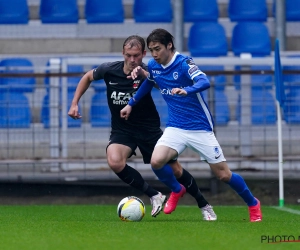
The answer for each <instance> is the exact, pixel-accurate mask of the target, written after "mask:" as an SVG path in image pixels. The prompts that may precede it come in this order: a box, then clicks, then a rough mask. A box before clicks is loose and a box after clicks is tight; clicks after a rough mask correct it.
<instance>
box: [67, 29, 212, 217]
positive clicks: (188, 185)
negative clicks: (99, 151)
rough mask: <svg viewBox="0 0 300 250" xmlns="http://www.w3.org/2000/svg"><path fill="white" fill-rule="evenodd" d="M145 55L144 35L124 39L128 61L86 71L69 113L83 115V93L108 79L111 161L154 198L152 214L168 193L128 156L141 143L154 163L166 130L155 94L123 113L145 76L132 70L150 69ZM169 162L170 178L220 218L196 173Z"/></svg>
mask: <svg viewBox="0 0 300 250" xmlns="http://www.w3.org/2000/svg"><path fill="white" fill-rule="evenodd" d="M145 55H146V50H145V41H144V39H143V38H142V37H140V36H136V35H133V36H129V37H128V38H127V39H126V40H125V41H124V43H123V57H124V61H116V62H107V63H103V64H101V65H100V66H99V67H97V68H95V69H93V70H90V71H88V72H87V73H85V75H84V76H83V77H82V78H81V80H80V81H79V83H78V86H77V88H76V92H75V94H74V98H73V100H72V104H71V107H70V110H69V112H68V115H69V116H70V117H72V118H73V119H80V118H81V115H80V114H79V112H78V103H79V100H80V98H81V96H82V95H83V94H84V93H85V91H86V90H87V89H88V87H89V86H90V84H91V82H92V81H94V80H100V79H104V81H105V84H106V88H107V101H108V106H109V109H110V112H111V134H110V138H109V142H108V146H107V149H106V155H107V162H108V165H109V167H110V168H111V169H112V170H113V171H114V173H115V174H116V175H117V176H118V177H119V178H120V179H121V180H122V181H123V182H125V183H127V184H129V185H130V186H132V187H134V188H136V189H138V190H140V191H142V192H143V193H144V194H146V195H147V196H148V197H149V198H150V201H151V204H152V211H151V215H152V216H153V217H155V216H156V215H158V214H159V213H160V211H161V210H162V208H163V204H164V203H165V201H166V196H165V195H163V194H162V193H160V192H159V191H157V190H155V189H153V188H152V187H151V186H150V185H149V184H148V183H147V182H146V181H145V180H144V179H143V177H142V176H141V174H140V173H139V172H138V171H137V170H136V169H134V168H132V167H130V166H129V165H127V159H128V158H130V157H131V156H132V155H135V150H136V148H137V147H138V148H139V149H140V152H141V154H142V156H143V161H144V163H145V164H148V163H150V160H151V155H152V152H153V149H154V147H155V144H156V142H157V140H158V139H159V138H160V137H161V135H162V133H163V132H162V130H161V129H160V118H159V115H158V112H157V110H156V107H155V104H154V102H153V99H152V97H151V94H150V93H148V94H147V95H146V96H145V97H144V98H143V99H142V100H141V101H140V102H139V103H138V104H137V105H136V106H135V108H134V109H133V110H132V113H131V115H130V118H129V119H128V120H125V119H123V118H121V117H120V111H121V110H122V109H123V108H124V107H125V106H126V105H127V103H128V101H129V100H130V99H131V97H132V96H133V95H134V94H135V92H136V91H137V90H138V88H139V86H140V84H141V83H142V82H143V80H144V79H143V78H137V79H135V80H133V79H131V78H130V75H131V74H130V73H131V71H132V70H133V69H134V68H135V67H137V66H141V67H142V68H143V69H144V70H145V71H146V70H147V67H146V65H145V64H143V62H142V60H143V58H144V56H145ZM168 165H169V166H170V176H169V179H171V182H172V183H177V185H181V186H183V188H184V189H186V191H187V192H188V193H189V194H191V195H192V196H193V197H194V198H195V199H196V201H197V204H198V207H199V208H200V210H201V212H202V216H203V220H216V219H217V216H216V214H215V213H214V211H213V208H212V206H211V205H210V204H209V203H208V202H207V201H206V200H205V198H204V197H203V195H202V194H201V192H200V190H199V188H198V186H197V183H196V181H195V180H194V178H193V176H192V175H191V174H190V173H189V172H188V171H186V170H185V169H183V168H182V167H181V165H180V164H179V163H178V161H177V160H172V161H170V162H169V163H168ZM175 177H176V178H175ZM172 178H173V179H172ZM179 183H180V184H179Z"/></svg>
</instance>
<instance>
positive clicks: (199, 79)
mask: <svg viewBox="0 0 300 250" xmlns="http://www.w3.org/2000/svg"><path fill="white" fill-rule="evenodd" d="M182 69H183V72H185V74H186V76H187V77H188V78H190V79H191V80H192V81H193V83H194V84H193V85H192V86H188V87H185V88H184V90H185V91H186V92H187V94H191V93H197V92H201V91H204V90H206V89H208V88H209V87H210V83H209V80H208V78H207V76H206V74H205V73H203V72H202V71H201V70H200V69H199V68H198V66H197V65H196V64H195V63H194V61H193V59H192V58H187V60H185V61H184V62H183V64H182Z"/></svg>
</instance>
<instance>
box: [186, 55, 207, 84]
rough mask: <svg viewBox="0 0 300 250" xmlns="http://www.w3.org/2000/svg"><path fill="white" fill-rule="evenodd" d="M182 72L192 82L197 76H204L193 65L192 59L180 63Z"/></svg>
mask: <svg viewBox="0 0 300 250" xmlns="http://www.w3.org/2000/svg"><path fill="white" fill-rule="evenodd" d="M182 70H183V72H185V74H186V75H187V77H189V78H190V79H192V80H194V78H195V77H196V76H199V75H205V74H204V73H203V72H202V71H201V70H200V69H199V68H198V66H197V65H196V64H195V62H194V60H193V59H192V58H187V59H186V60H185V61H184V62H183V63H182Z"/></svg>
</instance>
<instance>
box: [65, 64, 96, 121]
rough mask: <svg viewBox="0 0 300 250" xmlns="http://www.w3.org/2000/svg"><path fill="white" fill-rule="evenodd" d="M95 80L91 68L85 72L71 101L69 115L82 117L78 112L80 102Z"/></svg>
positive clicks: (75, 117) (74, 117) (77, 117)
mask: <svg viewBox="0 0 300 250" xmlns="http://www.w3.org/2000/svg"><path fill="white" fill-rule="evenodd" d="M93 80H94V77H93V70H90V71H88V72H87V73H85V74H84V76H83V77H82V78H81V79H80V81H79V83H78V85H77V88H76V91H75V94H74V97H73V100H72V103H71V107H70V109H69V112H68V115H69V116H70V117H72V118H73V119H79V118H81V115H80V114H79V112H78V103H79V100H80V98H81V97H82V95H83V94H84V93H85V91H86V90H87V89H88V88H89V86H90V84H91V82H92V81H93Z"/></svg>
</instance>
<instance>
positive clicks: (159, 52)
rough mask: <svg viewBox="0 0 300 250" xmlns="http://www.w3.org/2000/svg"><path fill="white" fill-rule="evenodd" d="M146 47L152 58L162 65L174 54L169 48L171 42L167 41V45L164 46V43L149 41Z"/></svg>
mask: <svg viewBox="0 0 300 250" xmlns="http://www.w3.org/2000/svg"><path fill="white" fill-rule="evenodd" d="M148 48H149V50H150V52H151V55H152V57H153V58H154V60H155V61H156V62H157V63H159V64H162V65H166V64H168V63H169V62H170V61H171V59H172V57H173V55H174V53H173V52H172V50H171V48H172V44H171V43H169V44H168V46H167V47H165V45H163V44H161V43H159V42H150V43H149V44H148Z"/></svg>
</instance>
